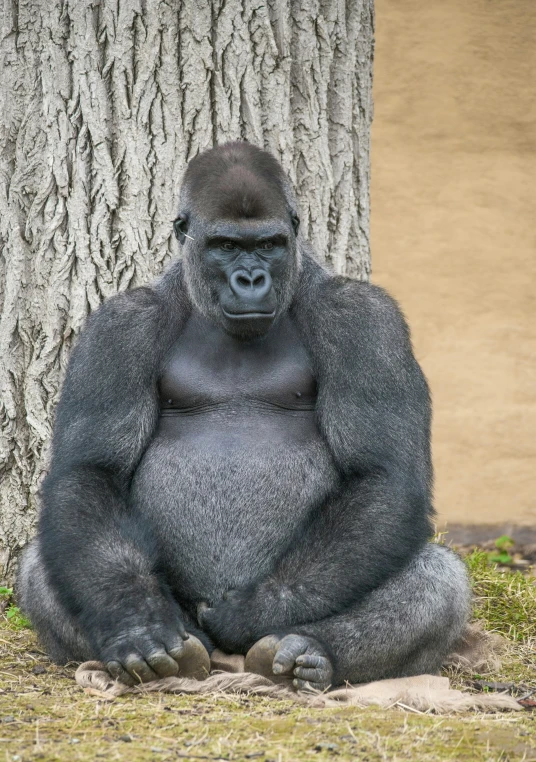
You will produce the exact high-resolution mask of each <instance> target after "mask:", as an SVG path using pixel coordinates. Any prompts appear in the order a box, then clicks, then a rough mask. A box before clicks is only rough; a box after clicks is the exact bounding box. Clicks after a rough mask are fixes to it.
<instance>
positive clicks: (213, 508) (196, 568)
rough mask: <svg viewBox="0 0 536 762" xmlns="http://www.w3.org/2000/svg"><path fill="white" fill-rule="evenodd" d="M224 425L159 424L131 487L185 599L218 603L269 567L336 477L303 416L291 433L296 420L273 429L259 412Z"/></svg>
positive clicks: (137, 507) (135, 503) (174, 583)
mask: <svg viewBox="0 0 536 762" xmlns="http://www.w3.org/2000/svg"><path fill="white" fill-rule="evenodd" d="M218 423H219V422H218V420H213V421H212V423H211V425H208V426H205V425H201V426H200V421H199V419H198V420H197V421H195V422H194V421H192V422H191V424H187V425H186V427H184V426H182V424H181V425H178V426H177V427H176V428H175V427H174V425H173V422H171V423H169V422H166V421H162V425H161V427H160V430H159V432H158V433H157V436H156V437H155V439H154V440H153V442H152V444H151V445H150V447H149V448H148V450H147V451H146V453H145V455H144V457H143V459H142V462H141V463H140V466H139V467H138V470H137V472H136V475H135V478H134V481H133V484H132V489H131V506H132V509H133V510H134V511H136V512H137V513H139V514H142V515H143V518H144V521H147V520H148V521H149V523H150V525H152V527H153V529H154V531H155V533H156V536H157V537H158V539H159V542H160V545H161V548H162V561H163V563H164V565H165V568H166V571H167V574H168V576H169V579H170V582H171V584H172V586H173V588H174V589H175V591H176V593H177V594H178V595H179V596H180V597H181V598H182V599H184V600H185V602H186V601H188V602H196V601H199V600H206V601H208V602H211V601H215V600H218V599H219V598H220V597H221V594H222V593H223V592H224V591H225V590H228V589H232V588H236V587H242V586H244V585H247V584H248V583H249V582H252V581H253V580H255V579H256V578H258V577H261V576H263V575H264V574H265V573H267V571H268V570H269V569H270V568H271V566H272V565H273V564H274V562H275V561H276V559H277V558H278V557H279V556H280V555H281V553H282V552H283V551H284V549H285V548H286V547H287V545H288V544H289V543H291V542H292V540H293V538H294V537H295V535H296V532H299V529H300V527H301V525H302V524H303V522H304V520H305V519H306V517H307V514H308V513H309V512H310V511H311V510H312V509H313V508H314V506H316V505H318V504H319V502H320V501H321V500H322V499H323V498H324V497H325V495H326V494H327V493H328V492H329V491H330V490H332V489H333V488H334V487H335V486H336V483H337V476H336V472H335V469H334V466H333V463H332V460H331V456H330V454H329V452H328V451H327V448H326V446H325V444H324V443H323V441H322V439H321V438H320V437H319V435H318V434H316V433H315V434H313V435H311V434H312V433H313V431H314V428H313V427H309V426H306V427H305V428H304V427H303V425H301V424H299V423H298V426H297V429H296V432H299V434H300V435H299V436H295V437H293V436H292V431H293V429H292V425H293V424H291V426H290V435H289V428H288V427H287V426H285V428H284V432H285V434H284V435H279V436H277V435H276V436H270V435H269V431H270V429H272V428H273V425H274V424H272V423H271V422H270V423H268V424H266V421H265V420H263V416H260V417H259V420H258V421H257V423H256V424H255V421H254V420H252V419H251V417H248V419H247V422H243V423H244V425H240V421H237V420H236V419H235V420H234V423H233V425H231V426H225V427H223V428H221V427H220V426H219V425H218ZM275 426H276V428H275V431H278V430H279V428H278V424H277V422H275ZM279 426H280V425H279ZM174 431H175V432H176V433H179V431H180V435H179V436H175V435H174V433H173V432H174Z"/></svg>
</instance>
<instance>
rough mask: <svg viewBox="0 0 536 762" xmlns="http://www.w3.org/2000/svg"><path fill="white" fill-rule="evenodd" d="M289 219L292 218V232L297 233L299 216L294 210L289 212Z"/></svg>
mask: <svg viewBox="0 0 536 762" xmlns="http://www.w3.org/2000/svg"><path fill="white" fill-rule="evenodd" d="M290 219H291V220H292V227H293V228H294V234H295V235H298V229H299V227H300V218H299V217H298V215H297V214H296V212H291V214H290Z"/></svg>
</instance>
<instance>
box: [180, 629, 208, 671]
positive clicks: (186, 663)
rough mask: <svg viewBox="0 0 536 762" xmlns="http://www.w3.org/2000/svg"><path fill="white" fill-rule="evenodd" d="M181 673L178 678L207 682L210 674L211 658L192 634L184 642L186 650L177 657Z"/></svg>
mask: <svg viewBox="0 0 536 762" xmlns="http://www.w3.org/2000/svg"><path fill="white" fill-rule="evenodd" d="M177 664H178V665H179V672H178V674H177V677H191V678H194V679H195V680H205V679H206V678H207V677H208V675H209V673H210V656H209V655H208V651H207V649H206V648H205V646H204V645H203V644H202V643H201V641H200V640H199V638H196V637H195V635H192V634H190V637H189V638H188V640H185V641H184V650H183V651H182V652H181V653H180V654H179V656H178V657H177Z"/></svg>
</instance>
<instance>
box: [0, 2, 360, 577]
mask: <svg viewBox="0 0 536 762" xmlns="http://www.w3.org/2000/svg"><path fill="white" fill-rule="evenodd" d="M372 5H373V0H346V2H345V0H266V2H265V3H264V4H259V3H254V2H251V0H184V2H181V0H166V2H164V0H151V2H149V1H148V0H121V2H119V0H4V2H3V9H2V10H0V23H1V38H0V55H1V68H0V72H1V73H0V120H1V121H0V389H1V400H0V425H1V440H0V565H1V566H2V567H3V572H2V571H0V578H1V577H2V576H4V577H6V578H8V577H10V576H11V575H12V572H13V568H14V560H15V558H16V555H17V552H18V550H19V549H20V548H21V547H22V546H23V545H25V544H26V542H27V541H28V539H29V537H30V536H31V534H32V531H33V528H34V523H35V513H36V492H37V487H38V484H39V482H40V479H41V477H42V475H43V472H44V470H45V468H46V461H47V453H48V449H49V445H50V437H51V422H52V418H53V413H54V407H55V404H56V401H57V398H58V390H59V387H60V383H61V379H62V375H63V372H64V370H65V364H66V362H67V358H68V355H69V351H70V348H71V346H72V343H73V340H74V339H75V337H76V335H77V333H78V332H79V330H80V328H81V326H82V325H83V323H84V320H85V318H86V317H87V315H88V313H89V312H91V311H92V310H94V309H95V308H96V307H98V305H99V304H100V303H101V301H102V300H103V299H105V298H107V297H109V296H111V295H112V294H114V293H115V292H117V291H119V290H122V289H126V288H129V287H132V286H136V285H139V284H141V283H145V282H147V281H148V280H150V279H152V278H153V277H154V276H155V275H157V274H158V273H159V272H160V271H161V270H162V268H163V267H164V265H165V264H166V263H167V262H168V261H169V259H170V258H171V257H172V256H173V255H176V254H177V248H176V245H175V243H174V241H173V239H172V236H171V221H172V219H173V217H174V211H175V207H176V199H177V195H178V190H179V185H180V179H181V175H182V172H183V170H184V168H185V165H186V163H187V161H188V160H189V159H191V158H192V157H193V156H195V155H196V154H197V153H198V152H199V151H201V150H203V149H205V148H208V147H210V146H212V145H214V144H215V143H222V142H225V141H226V140H235V139H245V140H249V141H251V142H253V143H255V144H257V145H259V146H263V147H265V148H267V149H269V150H271V151H272V152H273V153H274V154H275V155H276V156H277V157H279V158H280V160H281V161H282V163H283V166H284V167H285V169H286V170H287V172H288V173H289V175H290V177H291V179H292V181H293V182H294V185H295V187H296V191H297V194H298V198H299V201H300V213H301V219H302V225H303V230H304V232H305V233H306V234H307V235H308V236H309V238H310V240H311V241H312V243H313V245H314V246H315V248H316V251H317V253H318V255H319V256H320V257H323V258H325V259H326V260H327V261H328V262H330V263H331V264H332V265H333V267H334V269H335V270H337V271H338V272H342V273H346V274H348V275H352V276H356V277H358V278H366V277H367V275H368V271H369V132H370V122H371V117H372V103H371V77H372V50H373V7H372Z"/></svg>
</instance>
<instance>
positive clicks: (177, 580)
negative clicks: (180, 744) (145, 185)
mask: <svg viewBox="0 0 536 762" xmlns="http://www.w3.org/2000/svg"><path fill="white" fill-rule="evenodd" d="M179 204H180V206H179V213H178V216H177V219H176V220H175V222H174V230H175V234H176V236H177V238H178V240H179V242H180V244H181V245H182V250H183V255H182V257H181V258H180V259H178V260H176V261H174V262H172V264H171V266H170V267H169V268H168V269H167V270H166V271H165V273H164V274H163V276H161V277H160V278H159V279H157V280H156V281H154V282H153V283H152V284H150V285H148V286H143V287H140V288H134V289H132V290H130V291H127V292H125V293H121V294H118V295H116V296H114V297H112V298H111V299H109V300H108V301H106V302H105V303H104V304H103V305H102V306H101V307H100V308H99V309H97V310H96V311H95V312H94V314H92V315H91V316H90V318H89V319H88V321H87V325H86V327H85V329H84V330H83V331H82V334H81V336H80V338H79V340H78V342H77V345H76V347H75V349H74V350H73V352H72V356H71V359H70V363H69V366H68V369H67V373H66V377H65V382H64V385H63V389H62V393H61V399H60V402H59V405H58V408H57V414H56V420H55V427H54V435H53V442H52V458H51V464H50V469H49V472H48V475H47V476H46V478H45V480H44V482H43V485H42V490H41V504H42V505H41V512H40V518H39V530H38V535H37V538H36V539H35V540H34V541H33V543H32V544H31V545H30V546H29V548H28V549H27V551H26V553H25V555H24V558H23V560H22V562H21V567H20V573H19V580H18V585H19V590H20V598H21V604H22V607H23V609H24V610H25V611H26V612H27V614H28V615H29V617H30V619H31V621H32V622H33V625H34V627H35V629H36V631H37V633H38V635H39V636H40V638H41V640H42V642H43V644H44V646H45V647H46V648H47V650H48V652H49V654H50V656H51V658H52V659H54V660H55V661H56V662H58V663H65V662H66V661H69V660H72V661H81V660H86V659H99V660H100V661H102V662H104V663H105V664H106V665H107V666H108V668H109V670H110V672H111V673H112V674H113V675H114V676H115V677H116V678H117V679H119V680H122V681H124V682H126V683H130V684H132V683H133V682H134V681H142V682H143V681H149V680H154V679H156V678H158V677H164V676H169V675H174V674H177V673H178V674H181V675H187V674H198V673H199V671H200V668H201V666H203V667H204V668H206V665H207V663H208V654H210V653H211V651H212V650H213V649H215V648H219V649H222V650H224V651H226V652H228V653H242V654H247V656H246V668H247V669H249V670H251V671H260V672H261V674H262V673H264V674H267V675H270V676H271V677H272V679H274V680H275V681H277V680H279V681H281V680H287V681H288V683H289V684H290V685H293V686H294V687H295V688H296V689H305V690H308V689H318V690H324V689H326V688H327V687H328V686H330V685H331V686H335V685H340V684H342V683H344V682H345V681H349V682H358V683H359V682H365V681H369V680H375V679H380V678H388V677H397V676H403V675H414V674H420V673H431V672H432V673H433V672H437V670H439V668H440V667H441V664H442V662H443V661H444V659H445V657H446V656H447V655H448V654H449V652H450V651H451V650H452V649H453V647H454V646H455V644H456V642H457V640H458V639H459V638H460V636H461V635H462V632H463V630H464V627H465V625H466V623H467V619H468V615H469V609H470V592H469V584H468V580H467V576H466V573H465V567H464V565H463V563H462V561H461V560H460V559H459V558H458V556H456V555H455V554H454V553H453V552H452V551H450V550H449V549H447V548H445V547H442V546H440V545H437V544H434V543H432V542H430V538H431V535H432V529H431V518H432V516H433V507H432V502H431V483H432V467H431V458H430V399H429V392H428V387H427V383H426V380H425V378H424V376H423V373H422V371H421V369H420V367H419V365H418V363H417V361H416V360H415V357H414V355H413V351H412V347H411V342H410V337H409V332H408V328H407V326H406V323H405V321H404V318H403V316H402V314H401V312H400V310H399V308H398V306H397V304H396V303H395V302H394V301H393V299H391V298H390V297H389V296H388V295H387V294H386V293H385V291H383V290H382V289H381V288H378V287H376V286H373V285H370V284H367V283H359V282H356V281H353V280H350V279H348V278H345V277H340V276H336V275H334V274H333V273H331V272H329V271H328V270H327V269H326V268H324V267H323V266H321V265H320V264H319V263H318V262H317V261H315V258H314V256H313V253H312V251H311V249H310V247H309V245H308V244H307V242H306V241H305V240H304V238H303V236H302V234H301V232H300V231H299V219H298V215H297V211H296V201H295V198H294V195H293V192H292V189H291V187H290V183H289V181H288V178H287V177H286V175H285V174H284V172H283V169H282V167H281V166H280V164H279V163H278V162H277V161H276V159H275V158H274V157H273V156H272V155H270V154H269V153H267V152H265V151H263V150H261V149H259V148H256V147H255V146H253V145H250V144H247V143H242V142H237V143H228V144H225V145H222V146H220V147H217V148H214V149H212V150H209V151H207V152H205V153H202V154H200V155H199V156H197V157H196V158H195V159H193V160H192V161H191V162H190V164H189V165H188V167H187V170H186V173H185V176H184V180H183V185H182V189H181V194H180V202H179Z"/></svg>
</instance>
